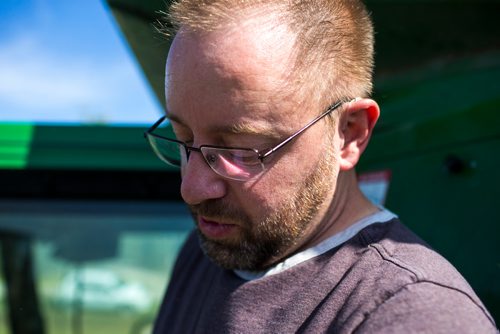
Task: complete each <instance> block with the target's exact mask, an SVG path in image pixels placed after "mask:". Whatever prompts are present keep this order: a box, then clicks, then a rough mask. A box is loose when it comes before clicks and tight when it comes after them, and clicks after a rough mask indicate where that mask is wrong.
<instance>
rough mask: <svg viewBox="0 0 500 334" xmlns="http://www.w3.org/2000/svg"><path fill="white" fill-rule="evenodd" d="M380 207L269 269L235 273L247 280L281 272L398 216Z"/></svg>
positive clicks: (236, 271) (237, 271)
mask: <svg viewBox="0 0 500 334" xmlns="http://www.w3.org/2000/svg"><path fill="white" fill-rule="evenodd" d="M380 209H381V211H378V212H375V213H373V214H371V215H369V216H366V217H365V218H362V219H361V220H359V221H358V222H357V223H355V224H353V225H351V226H349V227H348V228H346V229H345V230H343V231H341V232H339V233H337V234H334V235H332V236H331V237H329V238H328V239H326V240H324V241H322V242H320V243H319V244H317V245H316V246H314V247H311V248H308V249H306V250H303V251H302V252H299V253H297V254H294V255H293V256H290V257H289V258H287V259H285V260H284V261H283V262H280V263H278V264H276V265H275V266H273V267H271V268H269V269H266V270H264V271H246V270H234V273H235V274H236V275H238V276H239V277H241V278H242V279H244V280H247V281H251V280H255V279H258V278H262V277H266V276H270V275H274V274H277V273H280V272H282V271H284V270H287V269H289V268H291V267H293V266H296V265H297V264H299V263H302V262H304V261H307V260H310V259H312V258H313V257H316V256H318V255H321V254H324V253H326V252H328V251H329V250H330V249H332V248H335V247H337V246H339V245H341V244H343V243H344V242H346V241H347V240H349V239H351V238H352V237H353V236H355V235H356V234H358V232H359V231H361V230H362V229H364V228H365V227H367V226H369V225H371V224H375V223H386V222H388V221H390V220H392V219H394V218H397V216H396V215H395V214H394V213H392V212H390V211H389V210H387V209H385V208H380Z"/></svg>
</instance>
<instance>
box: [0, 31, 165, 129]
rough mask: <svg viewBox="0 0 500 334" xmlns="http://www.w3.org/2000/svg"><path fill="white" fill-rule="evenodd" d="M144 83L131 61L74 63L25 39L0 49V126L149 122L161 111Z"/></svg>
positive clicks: (84, 58) (28, 37)
mask: <svg viewBox="0 0 500 334" xmlns="http://www.w3.org/2000/svg"><path fill="white" fill-rule="evenodd" d="M105 59H109V57H106V58H105ZM140 79H141V78H140V76H139V73H138V71H137V69H136V68H134V66H133V63H132V62H131V61H130V60H129V59H127V58H126V57H125V56H123V57H119V59H117V60H115V61H110V60H108V61H104V60H99V57H96V56H95V55H94V56H92V57H90V56H86V55H84V54H83V55H81V57H75V56H72V57H70V56H67V55H64V54H63V53H59V52H56V51H55V50H52V49H48V48H47V47H44V44H43V42H42V41H41V40H39V39H37V38H35V36H34V35H26V34H25V35H21V36H18V37H17V38H15V39H10V40H9V41H7V42H6V43H5V42H4V43H3V45H0V120H35V121H69V122H79V121H84V122H85V121H91V122H92V121H107V122H122V123H123V122H125V123H130V122H140V123H144V122H149V121H150V120H151V119H154V118H155V117H156V116H157V115H158V110H159V108H158V106H157V105H156V104H155V101H154V100H153V96H152V95H151V94H149V93H148V91H147V90H146V89H145V88H144V85H143V84H142V83H141V80H140Z"/></svg>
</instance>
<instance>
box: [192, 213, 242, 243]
mask: <svg viewBox="0 0 500 334" xmlns="http://www.w3.org/2000/svg"><path fill="white" fill-rule="evenodd" d="M198 228H199V229H200V231H201V233H203V234H204V235H205V236H206V237H207V238H210V239H223V238H227V237H229V236H230V235H231V234H233V233H234V232H235V230H236V229H237V228H238V225H235V224H228V223H222V222H218V221H213V220H209V219H206V218H204V217H199V218H198Z"/></svg>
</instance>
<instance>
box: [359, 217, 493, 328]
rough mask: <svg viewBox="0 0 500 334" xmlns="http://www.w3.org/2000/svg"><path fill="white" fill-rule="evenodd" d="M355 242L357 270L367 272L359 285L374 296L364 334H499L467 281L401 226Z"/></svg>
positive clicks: (377, 229)
mask: <svg viewBox="0 0 500 334" xmlns="http://www.w3.org/2000/svg"><path fill="white" fill-rule="evenodd" d="M351 242H352V243H353V246H355V248H357V249H358V250H361V255H360V256H359V258H358V260H357V261H356V264H355V266H360V267H361V268H362V269H363V272H364V277H363V278H361V279H360V281H359V285H360V287H364V288H366V289H368V290H370V289H371V290H372V291H371V293H372V294H373V296H374V298H373V300H372V303H371V305H369V306H368V307H367V308H366V309H365V313H364V320H362V321H361V323H360V327H359V328H360V330H361V329H362V331H361V332H367V333H377V332H384V333H391V332H393V333H399V332H407V331H408V328H411V329H412V331H414V332H425V331H426V330H428V329H429V328H432V330H433V332H463V333H469V332H470V333H488V332H495V333H496V327H495V325H494V321H493V319H492V317H491V315H490V314H489V313H488V311H487V310H486V308H485V307H484V305H483V304H482V303H481V301H480V300H479V298H478V297H477V295H476V294H475V293H474V291H473V290H472V288H471V287H470V286H469V284H468V283H467V281H466V280H465V279H464V278H463V277H462V275H460V273H459V272H458V271H457V270H456V269H455V268H454V267H453V266H452V265H451V264H450V263H449V262H448V261H447V260H446V259H444V258H443V257H442V256H441V255H439V254H438V253H437V252H435V251H434V250H433V249H432V248H431V247H430V246H429V245H427V244H426V243H425V242H424V241H422V240H421V239H420V238H418V237H417V236H416V235H415V234H414V233H412V232H411V231H410V230H409V229H407V228H406V227H405V226H403V225H402V224H401V223H400V222H399V221H398V220H393V221H391V222H389V223H385V224H375V225H372V226H370V227H368V228H366V229H364V230H362V231H361V232H360V233H359V234H358V235H357V236H356V238H354V239H353V240H351ZM365 306H366V305H365ZM401 326H403V327H401ZM488 330H489V331H488Z"/></svg>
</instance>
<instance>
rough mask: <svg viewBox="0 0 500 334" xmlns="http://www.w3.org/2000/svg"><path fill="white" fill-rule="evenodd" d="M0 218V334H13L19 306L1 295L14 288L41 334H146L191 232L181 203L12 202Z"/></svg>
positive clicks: (5, 204)
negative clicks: (30, 306)
mask: <svg viewBox="0 0 500 334" xmlns="http://www.w3.org/2000/svg"><path fill="white" fill-rule="evenodd" d="M0 211H1V212H2V215H1V216H0V236H1V245H2V248H1V249H2V254H1V255H2V256H1V260H0V262H1V264H2V267H3V269H4V272H3V273H4V274H3V275H1V276H0V277H1V278H0V298H1V304H0V334H3V333H15V332H16V331H15V330H13V329H12V328H11V325H10V324H11V319H12V316H13V315H12V314H10V313H9V309H10V308H12V307H16V305H17V304H19V303H21V304H22V303H23V301H22V300H15V299H16V298H14V300H13V298H12V296H10V297H9V294H8V293H7V291H11V292H12V293H13V294H15V292H16V289H18V288H19V287H23V291H21V295H20V296H21V297H22V298H24V299H29V301H30V303H31V304H33V301H35V304H37V306H38V311H39V314H40V317H41V318H40V319H39V320H38V322H39V325H40V326H42V327H43V329H44V332H45V333H92V334H94V333H96V334H98V333H106V334H107V333H148V332H149V331H150V329H151V326H152V322H153V319H154V317H155V315H156V312H157V310H158V307H159V304H160V302H161V299H162V297H163V294H164V290H165V287H166V285H167V283H168V280H169V277H170V271H171V269H172V267H173V264H174V261H175V257H176V254H177V252H178V250H179V248H180V246H181V245H182V243H183V241H184V240H185V238H186V236H187V234H188V233H189V231H190V230H191V228H192V226H193V224H192V222H191V218H190V216H189V214H188V213H187V211H186V210H185V209H184V206H183V205H182V204H180V203H147V204H145V203H135V204H131V203H119V202H113V203H92V202H78V203H76V202H72V203H62V202H48V203H47V202H46V203H41V202H22V201H17V202H0ZM16 268H17V269H16ZM6 269H7V270H8V271H6ZM31 280H32V282H30V281H31ZM30 286H31V287H32V288H33V291H32V292H31V293H30V292H29V291H30V288H29V287H30ZM17 292H19V291H17ZM23 295H24V296H23ZM18 299H19V298H18ZM36 301H37V303H36ZM26 313H27V314H26ZM26 313H25V314H23V316H25V321H33V322H34V323H36V322H37V320H36V319H33V317H34V316H33V315H34V314H36V313H37V312H33V310H28V311H27V312H26ZM14 316H15V315H14Z"/></svg>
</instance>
